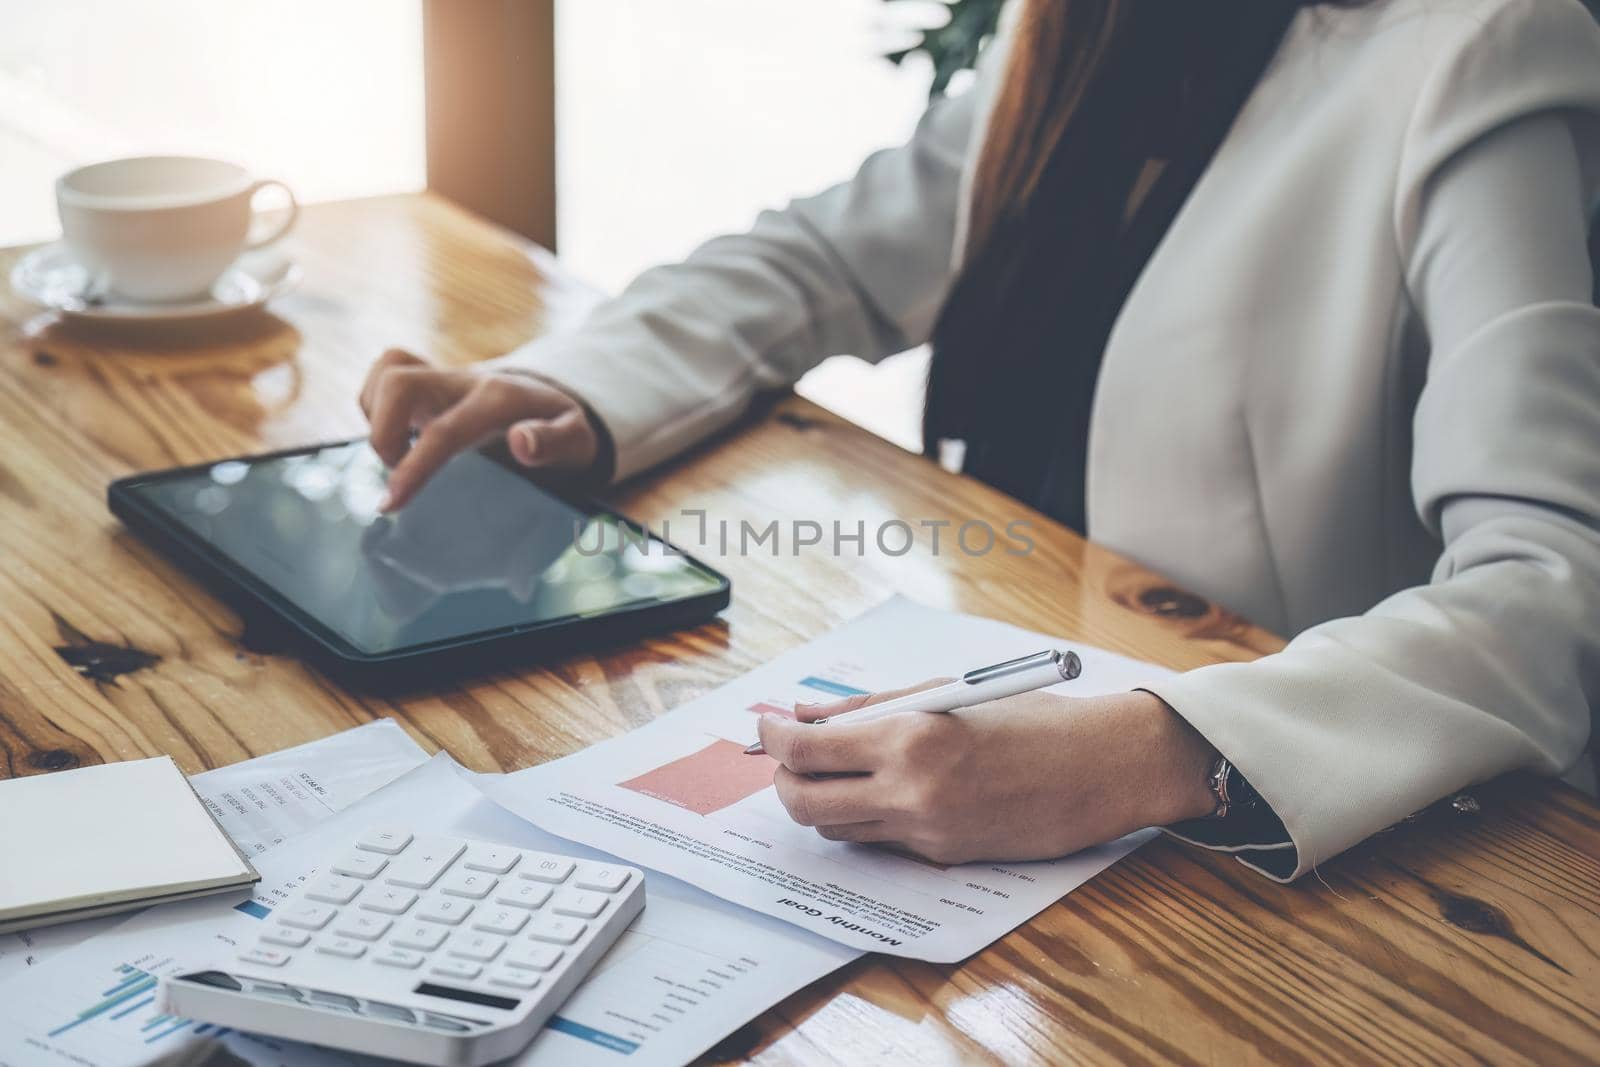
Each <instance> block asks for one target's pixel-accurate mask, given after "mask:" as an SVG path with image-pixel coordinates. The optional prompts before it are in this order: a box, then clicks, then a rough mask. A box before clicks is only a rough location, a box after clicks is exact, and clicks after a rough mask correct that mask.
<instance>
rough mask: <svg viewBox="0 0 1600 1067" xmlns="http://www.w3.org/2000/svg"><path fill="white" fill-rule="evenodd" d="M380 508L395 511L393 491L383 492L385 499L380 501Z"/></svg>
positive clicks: (380, 509)
mask: <svg viewBox="0 0 1600 1067" xmlns="http://www.w3.org/2000/svg"><path fill="white" fill-rule="evenodd" d="M378 510H379V511H393V510H394V494H393V493H385V494H383V499H382V500H380V501H378Z"/></svg>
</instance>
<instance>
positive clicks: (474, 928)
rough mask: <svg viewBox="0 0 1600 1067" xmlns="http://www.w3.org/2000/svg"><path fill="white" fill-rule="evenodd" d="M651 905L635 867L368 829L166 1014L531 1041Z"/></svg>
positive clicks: (313, 1035) (471, 1065)
mask: <svg viewBox="0 0 1600 1067" xmlns="http://www.w3.org/2000/svg"><path fill="white" fill-rule="evenodd" d="M643 907H644V875H643V873H642V872H640V871H639V870H638V869H637V868H634V867H625V866H622V865H620V864H612V863H596V862H594V861H591V860H581V859H574V858H571V857H567V856H558V855H555V854H552V853H548V852H530V851H527V850H525V849H517V848H511V847H509V846H506V845H497V844H493V843H490V842H487V841H467V840H463V839H461V838H456V837H441V836H439V835H436V834H424V833H416V834H413V833H411V832H409V831H408V830H406V829H404V828H403V827H397V826H382V827H376V828H374V829H372V830H369V831H368V832H367V833H366V834H364V835H363V836H362V837H361V838H360V839H359V840H358V841H356V842H355V845H354V847H352V848H350V849H349V850H348V851H346V852H345V853H344V854H343V855H342V856H340V857H339V858H338V859H336V860H335V861H334V862H332V863H329V864H328V865H327V866H326V867H325V868H324V869H323V870H322V871H321V872H320V873H319V874H318V876H317V877H315V878H312V879H311V880H310V881H309V882H307V883H306V884H305V885H304V886H302V887H300V888H299V889H297V890H296V891H295V892H294V893H293V894H292V895H291V896H290V897H289V899H288V900H286V901H284V902H283V903H282V904H279V905H278V906H276V907H275V908H273V909H272V911H271V913H270V914H269V915H267V916H266V917H265V918H264V919H263V920H262V929H261V933H260V936H259V937H258V938H257V940H256V941H254V942H253V943H250V944H244V945H240V946H239V950H238V953H237V955H235V956H233V957H231V958H229V959H226V960H222V961H219V962H218V963H217V964H216V966H215V967H214V968H212V969H210V970H205V971H197V972H192V973H188V974H180V975H175V976H172V977H170V978H167V979H164V980H163V981H162V984H161V991H162V1009H161V1010H162V1011H164V1012H167V1013H168V1014H170V1015H178V1016H184V1017H187V1018H190V1019H196V1020H199V1021H202V1022H208V1023H214V1024H216V1025H218V1026H228V1027H233V1028H235V1029H238V1030H247V1031H254V1032H256V1033H261V1034H270V1035H273V1036H275V1037H282V1038H290V1039H292V1040H296V1041H308V1042H311V1043H313V1044H318V1045H328V1046H331V1047H333V1048H339V1049H347V1050H349V1051H352V1052H363V1053H370V1054H373V1055H378V1056H392V1057H394V1058H395V1059H399V1060H405V1061H407V1062H409V1063H421V1064H432V1065H438V1067H447V1065H448V1067H475V1065H477V1064H485V1063H492V1062H494V1061H496V1060H501V1059H504V1058H506V1057H507V1056H510V1055H512V1054H514V1053H516V1052H519V1051H521V1050H522V1048H523V1046H525V1045H527V1043H528V1042H529V1041H532V1040H533V1038H534V1035H535V1034H537V1033H538V1032H539V1029H540V1027H542V1026H543V1025H544V1024H545V1020H546V1019H548V1018H549V1017H550V1015H551V1014H552V1013H554V1012H555V1010H556V1009H557V1008H558V1007H560V1006H561V1002H562V1001H564V1000H566V999H567V996H568V995H569V994H571V992H572V991H573V989H575V988H576V987H577V985H578V983H579V982H581V981H582V980H583V978H584V976H585V975H587V974H588V973H589V971H590V970H591V969H592V968H593V967H594V965H595V963H597V962H598V961H599V959H600V957H601V956H602V955H604V954H605V951H606V949H608V948H610V947H611V944H612V942H614V941H616V939H617V937H618V936H619V935H621V933H622V931H623V930H625V929H627V927H628V924H629V923H630V922H632V921H633V918H634V916H636V915H638V914H639V910H640V909H641V908H643Z"/></svg>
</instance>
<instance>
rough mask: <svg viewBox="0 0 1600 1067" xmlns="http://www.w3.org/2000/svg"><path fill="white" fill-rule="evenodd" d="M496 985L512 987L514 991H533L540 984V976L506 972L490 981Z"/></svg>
mask: <svg viewBox="0 0 1600 1067" xmlns="http://www.w3.org/2000/svg"><path fill="white" fill-rule="evenodd" d="M489 981H491V982H493V983H494V984H495V985H503V986H510V987H511V988H512V989H533V988H534V987H536V986H537V985H538V984H539V976H538V975H536V974H528V973H527V972H526V971H524V972H523V973H522V974H518V973H516V972H515V971H505V972H502V973H501V974H497V975H495V976H494V977H493V978H491V979H489Z"/></svg>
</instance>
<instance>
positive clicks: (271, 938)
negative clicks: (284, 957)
mask: <svg viewBox="0 0 1600 1067" xmlns="http://www.w3.org/2000/svg"><path fill="white" fill-rule="evenodd" d="M261 940H263V941H266V942H269V943H271V944H274V945H283V946H285V947H287V948H299V947H301V946H302V945H304V944H305V943H306V942H307V941H310V940H311V935H310V934H308V933H306V932H305V931H303V930H291V929H289V928H288V927H287V926H280V927H278V928H277V929H275V930H268V931H267V932H266V933H264V934H262V935H261Z"/></svg>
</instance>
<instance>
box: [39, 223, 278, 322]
mask: <svg viewBox="0 0 1600 1067" xmlns="http://www.w3.org/2000/svg"><path fill="white" fill-rule="evenodd" d="M299 281H300V268H299V267H297V266H295V265H294V263H293V262H291V261H290V260H289V259H287V258H285V257H284V256H283V255H281V254H279V253H277V252H272V251H262V252H247V253H245V254H244V255H242V256H240V257H239V258H238V259H237V260H236V261H235V262H234V264H233V266H231V267H229V268H228V269H227V271H225V272H224V273H223V275H222V277H220V278H218V279H217V281H216V284H215V285H213V286H212V287H211V295H210V297H209V298H207V299H204V300H193V301H186V302H184V303H177V304H147V303H138V302H136V301H132V300H128V299H127V298H125V297H121V296H118V295H117V294H116V293H105V294H102V295H98V296H96V295H91V294H89V293H88V288H89V272H88V271H87V270H86V269H84V268H83V267H82V266H81V265H80V264H79V263H78V262H77V261H76V260H74V259H73V258H72V253H70V252H68V251H67V246H66V245H64V244H62V243H61V242H60V241H57V242H55V243H54V244H48V245H45V246H44V247H43V248H38V249H35V250H34V251H32V252H30V253H28V254H27V255H26V256H23V257H22V260H21V261H20V262H18V263H17V265H16V266H15V267H13V268H12V270H11V288H12V289H14V290H16V292H17V295H18V296H21V297H22V298H23V299H25V300H28V301H30V302H32V303H35V304H38V305H39V306H40V307H46V308H53V309H55V310H56V311H59V312H61V313H62V314H63V315H67V316H70V317H72V318H79V319H92V320H94V321H96V322H182V321H185V320H188V319H201V318H209V317H211V316H214V315H231V314H233V313H234V312H237V311H244V310H246V309H248V308H258V307H261V306H262V305H264V304H266V302H267V301H268V300H271V299H272V298H273V297H275V296H279V295H281V294H283V293H286V292H288V291H289V290H290V289H292V288H293V287H294V286H295V284H296V283H297V282H299Z"/></svg>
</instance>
